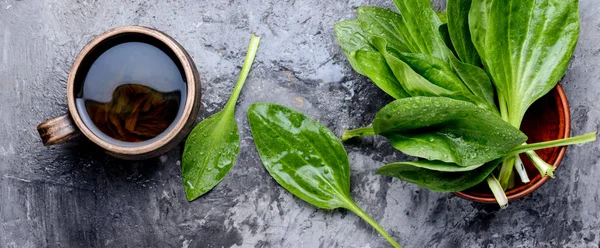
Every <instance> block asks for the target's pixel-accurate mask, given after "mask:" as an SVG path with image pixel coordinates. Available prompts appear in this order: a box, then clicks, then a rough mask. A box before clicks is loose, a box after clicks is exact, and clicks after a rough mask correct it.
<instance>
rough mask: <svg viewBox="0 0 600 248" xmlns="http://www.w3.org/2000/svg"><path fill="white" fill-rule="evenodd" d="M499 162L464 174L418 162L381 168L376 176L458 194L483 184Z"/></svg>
mask: <svg viewBox="0 0 600 248" xmlns="http://www.w3.org/2000/svg"><path fill="white" fill-rule="evenodd" d="M500 161H501V160H500V159H497V160H494V161H491V162H488V163H485V164H484V165H482V166H479V167H478V168H476V169H474V170H469V171H464V172H446V171H437V170H431V169H428V167H427V166H424V164H423V163H420V162H419V163H394V164H389V165H385V166H382V167H381V168H379V169H378V170H377V174H380V175H386V176H392V177H396V178H398V179H400V180H403V181H406V182H409V183H414V184H416V185H418V186H421V187H423V188H426V189H430V190H433V191H438V192H458V191H463V190H466V189H468V188H471V187H473V186H475V185H477V184H479V183H481V182H483V180H485V178H486V177H487V176H488V175H490V174H491V173H492V172H493V171H494V169H495V168H496V167H498V164H499V163H500Z"/></svg>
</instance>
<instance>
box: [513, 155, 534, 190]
mask: <svg viewBox="0 0 600 248" xmlns="http://www.w3.org/2000/svg"><path fill="white" fill-rule="evenodd" d="M515 170H516V171H517V174H519V177H520V178H521V182H523V183H529V182H530V181H531V180H529V175H527V171H526V170H525V165H523V161H522V160H521V157H520V156H519V155H516V156H515Z"/></svg>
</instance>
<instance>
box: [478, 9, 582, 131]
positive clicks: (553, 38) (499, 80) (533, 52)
mask: <svg viewBox="0 0 600 248" xmlns="http://www.w3.org/2000/svg"><path fill="white" fill-rule="evenodd" d="M468 18H469V27H470V31H471V39H472V41H473V44H474V45H475V47H476V49H477V52H478V54H479V56H480V57H481V59H482V62H483V65H484V68H485V69H486V70H487V72H488V74H489V75H490V77H491V78H492V81H493V82H494V84H495V86H496V89H497V91H498V94H499V96H500V99H499V100H500V101H505V102H506V105H507V112H508V113H507V114H508V121H509V123H511V124H512V125H514V126H517V127H518V126H520V124H521V121H522V119H523V116H524V114H525V111H526V110H527V108H529V106H530V105H531V104H532V103H533V102H534V101H535V100H537V99H538V98H540V97H541V96H543V95H545V94H546V93H548V92H549V91H550V90H551V89H552V88H553V87H554V86H555V85H556V83H558V81H559V80H560V78H561V77H562V76H563V75H564V73H565V71H566V69H567V65H568V63H569V59H570V58H571V56H572V55H573V51H574V49H575V45H576V43H577V39H578V37H579V26H580V22H579V7H578V1H577V0H536V1H534V0H507V1H502V2H500V1H493V0H481V1H473V3H472V6H471V10H470V11H469V17H468Z"/></svg>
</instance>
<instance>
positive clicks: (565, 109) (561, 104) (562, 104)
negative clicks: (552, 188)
mask: <svg viewBox="0 0 600 248" xmlns="http://www.w3.org/2000/svg"><path fill="white" fill-rule="evenodd" d="M554 89H556V91H554V93H553V95H554V99H555V102H556V103H557V108H558V116H559V120H563V122H564V123H560V124H561V126H563V127H564V128H563V129H562V130H561V131H562V135H559V136H561V138H563V139H564V138H569V137H570V136H571V112H570V108H569V102H568V100H567V96H566V94H565V91H564V89H563V87H562V86H561V85H560V84H556V87H555V88H554ZM558 149H559V150H558V156H557V157H556V159H554V161H546V162H548V163H549V164H552V165H553V166H554V167H555V168H558V166H559V165H560V163H561V161H562V160H563V158H564V156H565V153H566V151H567V147H566V146H561V147H559V148H558ZM538 178H539V179H538ZM549 178H550V177H548V176H545V177H541V178H540V176H539V175H538V176H536V178H534V179H533V180H532V182H531V183H529V184H524V185H521V186H519V187H516V188H513V189H511V190H509V191H507V192H506V196H507V198H508V200H509V201H514V200H517V199H520V198H523V197H525V196H526V195H529V194H531V193H532V192H533V191H535V190H536V189H538V188H539V187H540V186H542V185H543V184H544V183H545V182H546V181H548V179H549ZM454 194H455V195H458V196H459V197H461V198H463V199H467V200H471V201H474V202H480V203H496V199H495V198H494V197H493V195H492V194H489V195H491V197H489V196H482V195H480V194H477V195H475V194H471V193H468V192H465V191H460V192H454Z"/></svg>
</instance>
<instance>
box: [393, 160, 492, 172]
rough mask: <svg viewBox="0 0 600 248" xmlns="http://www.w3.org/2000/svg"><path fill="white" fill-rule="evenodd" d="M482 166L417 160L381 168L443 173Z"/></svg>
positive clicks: (470, 169) (469, 169)
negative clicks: (425, 170) (411, 168)
mask: <svg viewBox="0 0 600 248" xmlns="http://www.w3.org/2000/svg"><path fill="white" fill-rule="evenodd" d="M482 165H483V164H476V165H471V166H460V165H457V164H455V163H446V162H442V161H438V160H417V161H405V162H395V163H391V164H387V165H385V166H383V167H389V168H390V169H391V168H396V167H404V166H413V167H419V168H423V169H428V170H432V171H443V172H464V171H472V170H475V169H477V168H479V167H481V166H482Z"/></svg>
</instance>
